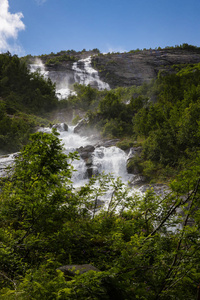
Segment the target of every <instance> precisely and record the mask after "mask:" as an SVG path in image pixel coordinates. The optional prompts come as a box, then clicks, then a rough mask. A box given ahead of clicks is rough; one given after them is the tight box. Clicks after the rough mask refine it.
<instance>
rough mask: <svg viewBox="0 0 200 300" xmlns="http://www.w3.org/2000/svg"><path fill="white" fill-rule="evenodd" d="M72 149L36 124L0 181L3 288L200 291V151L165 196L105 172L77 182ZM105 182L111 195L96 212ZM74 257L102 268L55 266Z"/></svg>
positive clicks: (79, 293) (16, 295)
mask: <svg viewBox="0 0 200 300" xmlns="http://www.w3.org/2000/svg"><path fill="white" fill-rule="evenodd" d="M76 156H77V155H76V153H74V154H72V153H71V154H69V155H65V154H63V151H62V146H61V145H60V140H59V138H58V137H57V133H56V132H55V131H54V132H53V133H52V134H47V133H41V132H40V133H35V134H34V135H32V137H31V141H30V143H29V144H28V145H27V146H26V147H25V148H24V149H23V151H21V153H20V154H19V156H18V157H17V158H16V160H15V168H14V170H11V173H10V174H9V175H8V178H7V179H6V180H5V179H4V180H2V181H1V193H0V286H1V288H0V298H1V299H5V300H7V299H38V300H39V299H63V300H64V299H69V300H71V299H83V300H85V299H88V300H89V299H115V300H116V299H119V300H123V299H124V300H129V299H130V300H131V299H147V300H150V299H160V300H161V299H162V300H164V299H166V300H170V299H171V300H173V299H177V300H179V299H180V300H182V299H189V300H190V299H191V300H193V299H195V298H196V297H199V295H200V294H199V290H198V286H199V275H200V268H199V255H200V252H199V251H200V244H199V226H200V216H199V196H200V189H199V174H200V169H199V157H200V156H199V155H198V158H197V160H196V164H195V165H194V166H193V168H191V169H188V170H187V171H185V172H183V173H181V174H180V175H179V177H177V178H176V180H174V181H173V182H171V185H170V187H171V190H172V192H171V193H170V194H168V195H166V197H164V198H159V197H157V196H156V195H155V194H154V193H153V191H152V190H150V191H148V192H147V193H146V194H145V195H143V196H142V197H141V196H140V195H137V194H130V191H129V189H128V187H126V186H124V184H122V182H121V181H120V179H117V180H115V179H114V178H113V177H112V176H111V175H104V174H102V175H100V176H98V177H92V178H91V180H90V182H89V183H88V184H86V185H85V186H83V187H82V188H81V189H79V190H75V189H74V188H73V185H72V183H71V174H72V171H73V170H72V167H71V164H70V161H71V160H73V159H76ZM96 183H98V185H96ZM108 188H110V189H111V191H112V195H111V196H110V197H108V196H107V198H108V201H109V205H108V206H107V208H106V207H104V208H102V209H101V211H98V212H97V210H96V208H97V203H98V200H99V199H100V196H101V195H103V194H104V193H105V192H106V191H107V189H108ZM33 191H34V192H33ZM183 195H184V197H183ZM68 264H69V265H77V264H78V265H79V264H92V265H93V266H95V267H97V268H98V269H99V271H98V272H96V271H89V272H87V273H84V274H82V275H80V274H79V273H78V272H77V274H75V276H74V277H73V276H71V277H69V276H67V277H65V276H64V273H62V272H61V271H60V270H58V267H60V266H62V265H68ZM197 299H198V298H197Z"/></svg>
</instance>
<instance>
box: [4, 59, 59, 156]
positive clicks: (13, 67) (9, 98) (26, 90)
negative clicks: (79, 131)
mask: <svg viewBox="0 0 200 300" xmlns="http://www.w3.org/2000/svg"><path fill="white" fill-rule="evenodd" d="M57 104H58V100H57V98H56V96H55V86H54V85H53V84H52V82H51V81H50V80H47V81H46V80H45V79H44V78H43V77H42V76H41V75H39V74H38V73H33V74H30V72H29V70H28V68H27V66H26V64H25V62H24V61H23V60H20V59H19V58H18V57H17V56H16V55H14V56H11V55H10V53H6V54H0V115H1V118H0V143H1V150H3V151H6V152H11V151H18V150H19V149H21V147H22V145H24V144H25V143H26V142H27V139H28V135H29V134H30V133H32V132H33V131H34V128H35V126H36V125H40V124H41V123H43V124H44V123H45V124H47V121H45V120H43V121H42V120H41V119H40V120H39V119H37V117H33V115H30V114H36V115H42V114H43V115H44V114H45V113H46V112H49V111H51V110H52V109H54V108H56V106H57Z"/></svg>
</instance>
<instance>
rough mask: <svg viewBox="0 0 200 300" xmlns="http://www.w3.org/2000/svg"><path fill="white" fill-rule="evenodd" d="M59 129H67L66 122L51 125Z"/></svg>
mask: <svg viewBox="0 0 200 300" xmlns="http://www.w3.org/2000/svg"><path fill="white" fill-rule="evenodd" d="M52 127H53V128H56V129H57V130H59V131H68V125H67V124H66V123H58V124H55V125H53V126H52Z"/></svg>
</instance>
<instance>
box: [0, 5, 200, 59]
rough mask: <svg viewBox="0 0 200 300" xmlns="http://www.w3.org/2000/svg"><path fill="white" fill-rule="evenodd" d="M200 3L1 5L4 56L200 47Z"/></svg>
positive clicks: (0, 40)
mask: <svg viewBox="0 0 200 300" xmlns="http://www.w3.org/2000/svg"><path fill="white" fill-rule="evenodd" d="M199 16H200V0H187V1H186V0H173V1H172V0H151V1H150V0H123V1H122V0H121V1H120V0H98V1H96V0H0V52H5V51H7V50H9V51H10V52H11V53H13V54H14V53H16V54H18V55H19V56H22V55H27V54H32V55H40V54H48V53H51V52H59V51H61V50H68V49H74V50H77V51H78V50H82V49H84V48H85V49H86V50H89V49H93V48H98V49H99V50H100V51H101V52H108V51H111V52H112V51H130V50H132V49H137V48H139V49H143V48H147V49H148V48H155V47H159V46H161V47H165V46H174V45H180V44H182V43H188V44H192V45H196V46H200V17H199Z"/></svg>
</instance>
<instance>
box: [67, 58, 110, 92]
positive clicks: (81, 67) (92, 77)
mask: <svg viewBox="0 0 200 300" xmlns="http://www.w3.org/2000/svg"><path fill="white" fill-rule="evenodd" d="M91 60H92V58H91V56H89V57H87V58H85V59H81V60H79V61H78V62H75V63H74V64H73V66H72V69H73V70H74V78H75V81H76V82H78V83H79V84H83V85H89V84H90V85H91V86H92V87H95V88H97V89H98V90H99V91H102V90H109V89H110V86H109V84H108V83H106V82H103V81H102V80H101V79H100V78H99V75H98V72H97V71H96V70H95V69H93V68H92V65H91Z"/></svg>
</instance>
